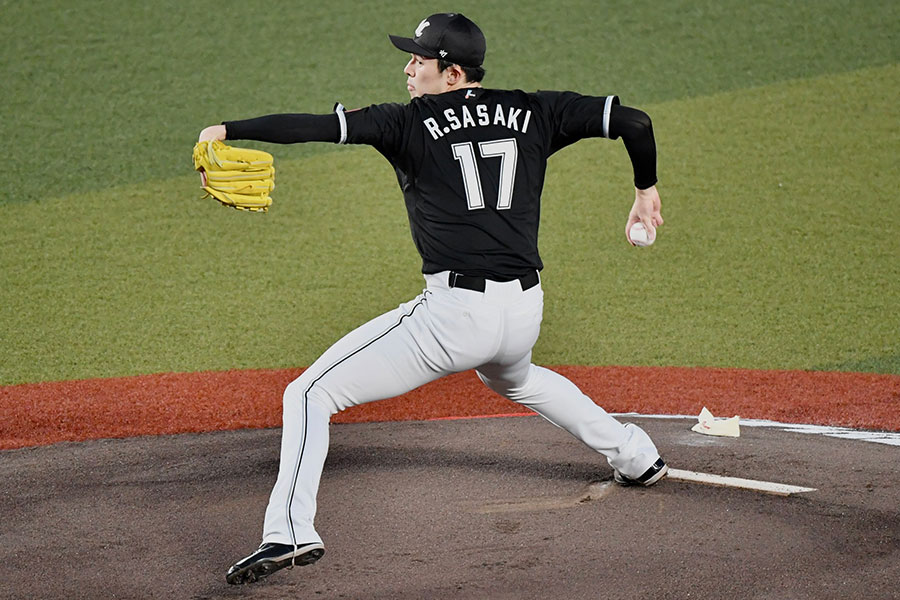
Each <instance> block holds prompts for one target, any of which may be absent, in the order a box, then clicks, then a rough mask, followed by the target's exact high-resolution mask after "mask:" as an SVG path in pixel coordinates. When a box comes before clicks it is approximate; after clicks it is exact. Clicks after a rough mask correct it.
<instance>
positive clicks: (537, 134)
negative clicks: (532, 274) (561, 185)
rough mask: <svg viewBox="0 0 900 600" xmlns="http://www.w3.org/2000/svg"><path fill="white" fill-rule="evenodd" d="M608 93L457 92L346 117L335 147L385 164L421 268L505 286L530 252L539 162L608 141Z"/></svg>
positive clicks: (532, 256)
mask: <svg viewBox="0 0 900 600" xmlns="http://www.w3.org/2000/svg"><path fill="white" fill-rule="evenodd" d="M614 104H618V98H616V97H615V96H607V97H591V96H583V95H581V94H577V93H574V92H536V93H526V92H523V91H519V90H515V91H512V90H492V89H485V88H464V89H460V90H455V91H452V92H446V93H443V94H438V95H426V96H423V97H419V98H413V99H412V100H411V101H410V103H409V104H377V105H372V106H369V107H367V108H363V109H359V110H353V111H348V112H346V115H345V116H346V122H345V125H346V127H345V129H343V131H342V138H343V139H342V141H344V142H346V143H350V144H368V145H371V146H373V147H374V148H376V149H377V150H378V151H379V152H381V154H383V155H384V156H385V157H386V158H387V159H388V160H389V161H390V163H391V165H393V167H394V169H395V170H396V173H397V179H398V181H399V183H400V188H401V189H402V190H403V195H404V198H405V201H406V209H407V213H408V216H409V224H410V228H411V230H412V237H413V241H414V242H415V244H416V248H417V249H418V251H419V253H420V254H421V256H422V261H423V264H422V271H423V272H424V273H437V272H440V271H445V270H452V271H457V272H459V273H463V274H466V275H477V276H483V277H487V278H490V279H496V280H500V281H504V280H511V279H514V278H517V277H520V276H522V275H524V274H527V273H528V272H529V271H533V270H535V269H537V270H540V269H541V268H542V267H543V264H542V263H541V258H540V255H539V254H538V226H539V221H540V208H541V191H542V189H543V186H544V173H545V171H546V167H547V159H548V157H549V156H550V155H551V154H553V153H554V152H556V151H557V150H559V149H561V148H563V147H565V146H567V145H569V144H571V143H573V142H575V141H578V140H580V139H583V138H586V137H609V115H610V112H611V108H612V106H613V105H614Z"/></svg>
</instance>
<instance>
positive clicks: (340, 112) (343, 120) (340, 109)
mask: <svg viewBox="0 0 900 600" xmlns="http://www.w3.org/2000/svg"><path fill="white" fill-rule="evenodd" d="M334 112H335V114H336V115H337V118H338V122H339V123H340V124H341V139H339V140H338V144H346V143H347V115H345V114H344V105H343V104H341V103H340V102H338V103H337V104H335V105H334Z"/></svg>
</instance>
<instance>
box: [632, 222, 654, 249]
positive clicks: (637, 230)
mask: <svg viewBox="0 0 900 600" xmlns="http://www.w3.org/2000/svg"><path fill="white" fill-rule="evenodd" d="M628 234H629V235H630V236H631V241H632V242H634V245H635V246H641V247H643V246H649V245H650V244H652V243H653V242H655V241H656V230H654V229H651V230H650V231H647V228H646V227H644V224H643V223H641V222H640V221H638V222H637V223H635V224H634V225H632V226H631V230H629V232H628Z"/></svg>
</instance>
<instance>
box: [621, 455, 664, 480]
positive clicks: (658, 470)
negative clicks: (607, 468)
mask: <svg viewBox="0 0 900 600" xmlns="http://www.w3.org/2000/svg"><path fill="white" fill-rule="evenodd" d="M668 472H669V465H667V464H666V463H665V462H664V461H663V459H661V458H659V459H657V460H656V462H655V463H653V466H651V467H650V468H649V469H647V470H646V471H644V474H643V475H641V476H640V477H636V478H634V479H632V478H631V477H627V476H625V475H622V474H621V473H619V471H617V470H613V479H615V480H616V483H618V484H619V485H642V486H644V487H647V486H650V485H653V484H654V483H656V482H657V481H659V480H660V479H662V478H663V477H665V476H666V473H668Z"/></svg>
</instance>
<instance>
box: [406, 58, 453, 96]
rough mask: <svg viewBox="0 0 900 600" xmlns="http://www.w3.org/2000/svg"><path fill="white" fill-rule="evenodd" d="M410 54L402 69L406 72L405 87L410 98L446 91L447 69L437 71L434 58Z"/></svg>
mask: <svg viewBox="0 0 900 600" xmlns="http://www.w3.org/2000/svg"><path fill="white" fill-rule="evenodd" d="M410 56H411V57H412V58H410V59H409V62H408V63H406V68H405V69H403V72H404V73H406V89H407V90H408V91H409V97H410V98H417V97H419V96H422V95H423V94H440V93H443V92H445V91H447V81H446V75H447V71H444V72H440V71H438V61H437V59H436V58H425V57H423V56H419V55H418V54H412V55H410Z"/></svg>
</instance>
